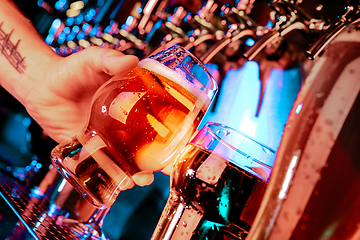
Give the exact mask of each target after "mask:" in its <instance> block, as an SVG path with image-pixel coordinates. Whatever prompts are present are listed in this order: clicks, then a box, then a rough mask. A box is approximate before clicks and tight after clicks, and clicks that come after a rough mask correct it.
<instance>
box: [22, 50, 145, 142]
mask: <svg viewBox="0 0 360 240" xmlns="http://www.w3.org/2000/svg"><path fill="white" fill-rule="evenodd" d="M137 63H138V59H137V57H135V56H130V55H124V54H123V53H121V52H119V51H115V50H110V49H103V48H100V47H91V48H88V49H85V50H82V51H80V52H78V53H75V54H72V55H70V56H68V57H65V58H63V57H57V56H56V57H54V58H53V59H52V60H51V61H48V62H46V63H44V64H43V66H42V67H41V69H43V71H41V72H36V71H38V69H39V68H38V66H36V67H34V68H29V69H27V74H28V75H29V76H34V78H35V77H36V78H39V79H41V81H38V79H33V80H32V82H36V83H37V84H33V85H32V88H31V90H30V91H28V95H27V97H26V98H25V99H24V100H23V102H24V105H25V107H26V109H27V111H28V113H29V114H30V116H31V117H32V118H34V120H35V121H36V122H37V123H39V125H40V126H41V127H42V128H43V130H44V132H45V133H46V134H48V135H49V136H50V137H51V138H52V139H54V140H55V141H57V142H61V141H63V140H65V139H69V138H71V137H73V136H75V135H76V134H77V133H78V132H79V131H80V130H82V129H83V128H84V127H85V126H86V124H87V118H88V115H89V111H90V104H91V99H92V96H93V95H94V93H95V91H96V90H97V89H98V88H99V87H100V86H101V85H102V84H103V83H104V82H106V81H107V80H109V79H110V78H111V77H112V76H113V75H117V74H121V73H123V72H126V71H128V70H130V69H132V68H134V67H136V66H137Z"/></svg>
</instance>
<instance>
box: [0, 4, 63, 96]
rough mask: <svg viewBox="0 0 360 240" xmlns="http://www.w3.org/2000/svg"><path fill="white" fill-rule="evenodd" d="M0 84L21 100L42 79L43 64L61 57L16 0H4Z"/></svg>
mask: <svg viewBox="0 0 360 240" xmlns="http://www.w3.org/2000/svg"><path fill="white" fill-rule="evenodd" d="M0 51H1V52H0V53H1V54H0V71H1V75H0V84H1V86H3V88H5V89H6V90H7V91H8V92H10V93H11V94H12V95H13V96H14V97H15V98H16V99H18V100H19V101H20V102H21V103H24V101H25V99H26V97H27V95H28V92H29V91H31V89H32V88H33V87H35V86H36V85H38V84H39V81H41V79H42V78H41V77H38V76H39V75H41V72H42V66H44V64H46V63H49V62H50V61H52V60H53V59H56V58H59V56H57V55H56V53H55V52H54V51H53V50H52V49H51V48H50V46H48V45H47V44H46V43H45V42H44V40H43V39H42V37H41V36H40V35H39V34H38V32H37V31H36V29H35V28H34V27H33V25H32V23H31V22H30V21H29V20H28V19H27V18H26V17H24V15H23V14H22V13H21V12H20V11H19V10H18V8H17V6H16V4H15V3H14V2H13V1H12V0H1V1H0Z"/></svg>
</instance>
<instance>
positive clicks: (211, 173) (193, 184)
mask: <svg viewBox="0 0 360 240" xmlns="http://www.w3.org/2000/svg"><path fill="white" fill-rule="evenodd" d="M173 169H174V170H173V171H174V172H173V173H172V175H171V176H172V177H171V189H170V197H169V199H168V203H167V204H166V207H165V209H164V211H163V213H162V215H161V218H160V220H159V223H158V225H157V228H156V230H155V231H154V234H153V236H152V240H159V239H168V240H170V239H171V240H190V239H191V240H211V239H219V240H220V239H227V240H231V239H234V240H235V239H243V238H245V236H246V235H247V232H248V231H249V230H250V227H251V225H252V222H253V221H254V218H255V216H256V213H257V211H258V209H259V206H260V203H261V200H262V197H263V194H264V192H265V188H266V185H267V179H264V178H263V177H262V176H261V175H260V174H258V173H257V172H255V171H252V170H251V169H250V168H245V167H240V166H239V165H237V164H235V163H234V162H233V161H231V160H229V159H226V158H225V156H222V155H220V154H217V153H215V152H211V151H209V150H207V149H205V148H203V147H200V146H198V145H194V144H188V146H187V147H186V148H185V150H184V151H183V152H182V154H181V155H180V157H179V159H178V161H177V163H176V164H175V166H174V168H173Z"/></svg>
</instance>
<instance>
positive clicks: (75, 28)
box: [72, 26, 80, 33]
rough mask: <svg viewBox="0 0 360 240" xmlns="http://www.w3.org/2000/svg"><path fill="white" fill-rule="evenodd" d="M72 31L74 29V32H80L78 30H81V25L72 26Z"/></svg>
mask: <svg viewBox="0 0 360 240" xmlns="http://www.w3.org/2000/svg"><path fill="white" fill-rule="evenodd" d="M72 31H73V32H74V33H78V32H79V31H80V28H79V26H74V27H73V28H72Z"/></svg>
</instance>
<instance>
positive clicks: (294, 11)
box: [244, 0, 328, 61]
mask: <svg viewBox="0 0 360 240" xmlns="http://www.w3.org/2000/svg"><path fill="white" fill-rule="evenodd" d="M269 6H270V7H271V8H272V9H273V10H274V11H273V13H272V17H273V18H275V23H274V26H273V27H272V28H271V29H270V30H269V31H268V32H267V33H266V34H264V35H263V36H262V37H261V38H260V39H259V40H258V41H256V42H255V44H254V45H253V47H251V48H250V49H248V51H246V52H245V53H244V57H246V58H247V59H248V60H250V61H251V60H254V58H255V57H256V56H257V55H258V54H259V53H260V52H261V51H262V50H264V49H266V48H267V47H268V46H270V44H272V43H274V42H275V41H277V40H279V39H281V41H283V37H284V36H285V35H287V34H289V33H290V32H292V31H293V30H300V31H301V32H303V33H305V34H304V36H305V38H307V39H308V40H309V41H311V40H313V39H314V36H316V34H318V33H319V32H321V31H322V30H324V29H326V28H327V27H328V26H327V24H326V23H327V22H328V21H327V20H324V19H315V18H313V17H311V16H309V15H308V14H307V13H306V12H305V11H303V10H302V9H301V8H300V7H299V6H297V5H296V4H294V3H292V2H289V1H287V0H273V1H272V3H270V5H269ZM279 45H280V44H279Z"/></svg>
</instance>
